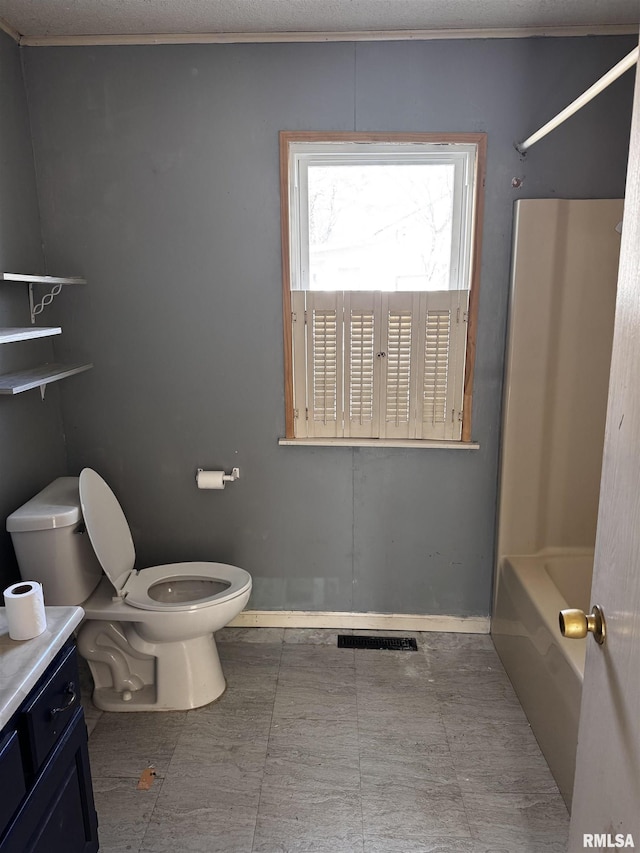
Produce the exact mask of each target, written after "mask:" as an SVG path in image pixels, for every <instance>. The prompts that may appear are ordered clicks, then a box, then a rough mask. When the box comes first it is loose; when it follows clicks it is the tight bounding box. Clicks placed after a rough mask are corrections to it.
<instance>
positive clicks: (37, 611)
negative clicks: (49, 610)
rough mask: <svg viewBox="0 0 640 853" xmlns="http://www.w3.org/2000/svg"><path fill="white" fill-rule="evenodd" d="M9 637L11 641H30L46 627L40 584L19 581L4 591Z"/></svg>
mask: <svg viewBox="0 0 640 853" xmlns="http://www.w3.org/2000/svg"><path fill="white" fill-rule="evenodd" d="M4 606H5V607H6V614H7V622H8V623H9V636H10V637H11V639H12V640H32V639H33V638H34V637H37V636H39V635H40V634H42V632H43V631H44V629H45V628H46V627H47V614H46V613H45V610H44V596H43V595H42V584H39V583H37V581H21V582H20V583H14V584H12V585H11V586H9V587H7V588H6V589H5V591H4Z"/></svg>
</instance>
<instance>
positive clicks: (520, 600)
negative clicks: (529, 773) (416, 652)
mask: <svg viewBox="0 0 640 853" xmlns="http://www.w3.org/2000/svg"><path fill="white" fill-rule="evenodd" d="M592 572H593V551H586V550H574V549H562V550H558V549H546V550H544V551H541V552H539V553H538V554H536V555H533V556H518V557H503V558H502V559H501V561H500V565H499V568H498V574H497V587H496V599H495V606H494V614H493V619H492V622H491V634H492V637H493V641H494V643H495V646H496V649H497V651H498V654H499V655H500V658H501V660H502V663H503V664H504V667H505V669H506V671H507V674H508V675H509V678H510V679H511V682H512V684H513V686H514V688H515V691H516V693H517V695H518V699H519V700H520V703H521V704H522V707H523V708H524V712H525V714H526V715H527V717H528V719H529V722H530V724H531V728H532V730H533V733H534V734H535V736H536V738H537V740H538V743H539V744H540V748H541V749H542V752H543V754H544V756H545V758H546V760H547V763H548V765H549V767H550V769H551V772H552V773H553V776H554V778H555V780H556V782H557V784H558V788H559V789H560V792H561V793H562V796H563V797H564V799H565V802H566V804H567V807H568V808H570V807H571V796H572V793H573V776H574V771H575V763H576V748H577V745H578V719H579V716H580V699H581V696H582V682H583V678H584V660H585V654H586V644H587V641H586V639H584V640H566V639H565V638H564V637H563V636H562V635H561V634H560V629H559V627H558V613H559V611H560V610H563V609H564V608H567V607H579V608H580V609H581V610H584V611H585V612H589V610H590V607H589V600H590V594H591V575H592Z"/></svg>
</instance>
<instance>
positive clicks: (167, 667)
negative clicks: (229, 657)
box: [7, 468, 251, 711]
mask: <svg viewBox="0 0 640 853" xmlns="http://www.w3.org/2000/svg"><path fill="white" fill-rule="evenodd" d="M7 530H8V531H9V532H10V533H11V537H12V540H13V543H14V548H15V551H16V556H17V559H18V565H19V567H20V573H21V575H22V577H23V579H29V580H37V581H39V582H40V583H42V585H43V591H44V598H45V604H47V605H59V604H79V605H80V606H81V607H82V608H83V609H84V612H85V619H84V621H83V624H82V626H81V628H80V631H79V634H78V638H77V642H78V651H79V652H80V654H81V655H82V656H83V657H84V658H85V659H86V660H87V662H88V664H89V667H90V669H91V673H92V675H93V680H94V685H95V688H94V693H93V701H94V704H95V705H96V706H97V707H98V708H101V709H102V710H105V711H167V710H187V709H189V708H197V707H199V706H201V705H206V704H208V703H209V702H213V701H214V700H215V699H217V698H218V697H219V696H221V695H222V693H223V692H224V689H225V679H224V675H223V673H222V667H221V665H220V659H219V657H218V650H217V648H216V644H215V639H214V636H213V635H214V633H215V632H216V631H218V630H220V628H222V627H224V625H226V624H228V623H229V622H230V621H231V620H232V619H233V618H234V617H235V616H237V615H238V613H240V611H241V610H242V609H243V608H244V607H245V605H246V603H247V601H248V599H249V595H250V593H251V575H250V574H249V573H248V572H246V571H244V569H240V568H238V567H237V566H230V565H226V564H223V563H210V562H187V563H168V564H166V565H161V566H152V567H150V568H147V569H142V570H138V569H135V568H134V563H135V548H134V545H133V540H132V537H131V531H130V529H129V525H128V524H127V521H126V518H125V516H124V513H123V511H122V508H121V506H120V504H119V503H118V500H117V498H116V497H115V495H114V494H113V492H112V491H111V489H110V488H109V486H108V485H107V483H106V482H105V481H104V480H103V479H102V477H101V476H100V475H99V474H97V473H96V472H95V471H93V470H92V469H91V468H85V469H84V470H83V471H82V472H81V474H80V477H79V478H77V477H61V478H59V479H58V480H56V481H54V482H53V483H51V484H50V485H49V486H47V487H46V488H45V489H44V490H43V491H42V492H40V493H39V494H38V495H36V496H35V497H34V498H32V499H31V500H30V501H28V502H27V503H26V504H25V505H24V506H23V507H21V508H20V509H18V510H16V512H14V513H12V515H10V516H9V518H8V519H7ZM103 572H104V574H103Z"/></svg>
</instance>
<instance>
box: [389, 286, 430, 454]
mask: <svg viewBox="0 0 640 853" xmlns="http://www.w3.org/2000/svg"><path fill="white" fill-rule="evenodd" d="M381 302H382V309H381V315H382V316H381V323H382V335H381V352H382V355H381V357H380V359H379V360H380V363H381V371H382V383H381V384H382V387H381V393H380V437H381V438H415V377H416V371H417V350H416V341H417V337H418V318H419V312H420V294H419V293H383V294H382V299H381Z"/></svg>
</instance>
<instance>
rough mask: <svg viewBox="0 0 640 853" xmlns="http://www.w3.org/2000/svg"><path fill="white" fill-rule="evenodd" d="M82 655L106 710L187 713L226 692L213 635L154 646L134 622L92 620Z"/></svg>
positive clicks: (84, 631)
mask: <svg viewBox="0 0 640 853" xmlns="http://www.w3.org/2000/svg"><path fill="white" fill-rule="evenodd" d="M78 651H79V652H80V654H81V655H82V657H84V658H85V659H86V661H87V663H88V664H89V668H90V670H91V674H92V676H93V681H94V685H95V689H94V691H93V697H92V699H93V703H94V705H95V706H96V707H97V708H99V709H100V710H102V711H115V712H126V711H187V710H190V709H191V708H199V707H201V706H202V705H208V704H209V703H210V702H213V701H214V700H216V699H218V698H219V697H220V696H222V694H223V693H224V691H225V689H226V682H225V679H224V675H223V673H222V666H221V665H220V657H219V655H218V649H217V647H216V643H215V639H214V636H213V634H207V635H205V636H204V637H196V638H194V639H190V640H182V641H180V642H172V643H149V642H147V641H146V640H143V639H142V638H141V637H140V635H139V634H138V632H137V631H136V630H135V626H134V624H133V623H130V622H129V623H123V622H110V621H104V622H103V621H99V620H88V621H86V622H85V623H84V625H83V626H82V628H81V630H80V633H79V635H78Z"/></svg>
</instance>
